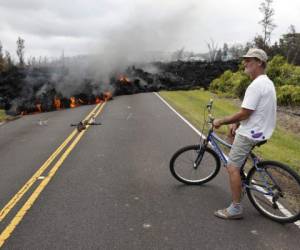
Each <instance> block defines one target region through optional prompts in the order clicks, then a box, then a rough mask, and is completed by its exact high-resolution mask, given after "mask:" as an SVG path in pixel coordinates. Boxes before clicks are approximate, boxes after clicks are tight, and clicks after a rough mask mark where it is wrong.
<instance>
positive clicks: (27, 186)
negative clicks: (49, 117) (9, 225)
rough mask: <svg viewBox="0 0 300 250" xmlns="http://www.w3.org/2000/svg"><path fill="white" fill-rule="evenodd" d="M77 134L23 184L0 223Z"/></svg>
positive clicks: (4, 211) (71, 135)
mask: <svg viewBox="0 0 300 250" xmlns="http://www.w3.org/2000/svg"><path fill="white" fill-rule="evenodd" d="M100 105H101V104H98V105H97V106H96V107H95V108H93V110H92V111H91V112H90V113H89V114H88V115H87V117H86V118H85V120H88V119H90V117H91V116H93V115H95V114H94V113H95V112H96V110H97V108H98V107H99V106H100ZM76 134H77V129H75V130H74V131H73V132H72V133H71V134H70V135H69V136H68V138H67V139H66V140H65V141H64V142H63V143H62V144H61V145H60V146H59V147H58V148H57V149H56V150H55V152H54V153H53V154H52V155H51V156H50V157H49V158H48V159H47V161H45V163H44V164H43V165H42V166H41V167H40V168H39V169H38V170H37V171H36V172H35V173H34V175H33V176H32V177H31V178H30V179H29V180H28V181H27V182H26V183H25V184H24V186H23V187H22V188H21V189H20V190H19V191H18V192H17V193H16V194H15V195H14V197H13V198H11V200H10V201H9V202H8V203H7V204H6V205H5V206H4V207H3V209H2V210H1V211H0V222H1V221H2V220H3V219H4V218H5V217H6V215H7V214H8V213H9V212H10V210H11V209H12V208H13V207H14V206H15V205H16V204H17V202H18V201H19V200H20V199H21V198H22V197H23V196H24V194H25V193H26V192H27V191H28V190H29V189H30V187H31V186H32V185H33V184H34V183H35V181H36V180H37V179H38V178H39V176H40V175H41V174H42V173H43V172H44V171H45V170H46V169H47V168H48V167H49V165H50V164H51V163H52V162H53V161H54V160H55V158H56V157H57V156H58V155H59V154H60V153H61V151H62V150H63V149H64V148H65V147H66V145H68V143H69V142H70V141H71V140H72V138H73V137H74V136H75V135H76Z"/></svg>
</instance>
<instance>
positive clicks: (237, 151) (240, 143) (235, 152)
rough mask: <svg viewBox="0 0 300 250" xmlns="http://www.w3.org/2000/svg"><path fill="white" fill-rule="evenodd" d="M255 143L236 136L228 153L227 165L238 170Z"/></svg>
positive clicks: (246, 138)
mask: <svg viewBox="0 0 300 250" xmlns="http://www.w3.org/2000/svg"><path fill="white" fill-rule="evenodd" d="M257 143H258V141H255V140H251V139H249V138H248V137H246V136H243V135H239V134H236V136H235V138H234V141H233V144H232V148H231V150H230V153H229V157H228V163H227V165H233V166H235V167H238V168H240V167H241V166H242V165H243V164H244V162H245V160H246V158H247V157H248V155H249V153H250V151H251V149H252V148H253V147H254V146H255V145H256V144H257Z"/></svg>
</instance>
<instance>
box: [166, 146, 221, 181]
mask: <svg viewBox="0 0 300 250" xmlns="http://www.w3.org/2000/svg"><path fill="white" fill-rule="evenodd" d="M199 150H200V145H190V146H186V147H183V148H181V149H179V150H178V151H177V152H176V153H175V154H174V155H173V156H172V158H171V160H170V171H171V173H172V175H173V176H174V177H175V178H176V179H177V180H178V181H180V182H182V183H184V184H188V185H201V184H204V183H206V182H208V181H210V180H212V179H213V178H214V177H215V176H216V175H217V174H218V172H219V171H220V165H221V163H220V158H219V156H218V155H217V153H216V152H215V151H214V150H212V149H211V148H208V147H206V148H205V150H204V153H203V158H202V160H201V162H200V164H199V166H198V167H197V169H196V168H194V166H193V163H194V162H195V159H196V157H197V155H198V154H199ZM183 156H186V157H189V158H186V159H185V161H183V160H182V158H183ZM180 160H182V163H181V164H180ZM209 160H211V162H207V161H209ZM183 163H188V166H187V167H184V168H182V166H183V165H184V164H183ZM205 163H206V166H205V165H204V164H205ZM179 168H180V169H179ZM181 168H182V171H181ZM200 170H202V171H201V172H200ZM187 171H188V172H190V176H189V177H186V176H185V174H183V172H184V173H185V172H187ZM196 171H197V173H196ZM206 173H208V174H206ZM200 174H201V175H203V177H200V176H201V175H200ZM191 175H198V176H199V177H197V178H193V179H192V178H191Z"/></svg>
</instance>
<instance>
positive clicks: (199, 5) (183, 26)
mask: <svg viewBox="0 0 300 250" xmlns="http://www.w3.org/2000/svg"><path fill="white" fill-rule="evenodd" d="M261 2H262V0H251V1H250V0H244V1H241V0H223V1H216V0H181V1H180V0H151V1H150V0H136V1H133V0H51V1H50V0H0V41H1V43H2V46H3V50H4V51H5V50H8V51H9V52H10V53H11V55H12V56H13V57H16V52H15V51H16V40H17V39H18V37H19V36H20V37H22V38H23V39H24V40H25V58H29V57H30V56H35V57H39V56H42V57H44V56H47V57H49V58H57V57H60V56H61V55H62V52H63V53H64V55H65V56H76V55H84V54H103V53H108V54H111V55H112V54H118V55H120V54H122V56H123V57H126V56H128V55H133V56H138V55H139V54H141V53H143V52H145V51H148V52H149V51H164V52H170V51H175V50H178V49H181V48H183V47H184V49H185V50H188V51H193V52H197V53H198V52H200V53H203V52H207V51H208V47H207V43H209V42H211V41H214V42H215V43H216V44H217V45H218V46H219V47H222V46H223V44H224V43H225V42H226V43H228V44H230V45H231V44H235V43H246V42H247V41H250V40H252V39H253V38H254V36H256V35H258V34H261V33H262V27H261V25H260V24H259V23H258V22H259V21H260V20H261V19H262V17H263V15H262V13H261V12H260V11H259V6H260V3H261ZM272 6H273V8H274V11H275V15H274V23H275V24H276V25H277V27H276V29H275V30H274V31H273V34H272V41H273V42H274V41H276V40H278V39H279V37H280V36H281V35H282V34H283V33H286V32H287V31H288V28H289V26H290V25H291V24H292V25H294V26H295V27H296V31H298V32H300V1H299V0H274V2H273V4H272Z"/></svg>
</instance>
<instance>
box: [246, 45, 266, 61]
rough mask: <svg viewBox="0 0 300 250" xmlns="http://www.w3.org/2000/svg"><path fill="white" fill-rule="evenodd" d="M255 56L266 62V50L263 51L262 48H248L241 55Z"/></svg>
mask: <svg viewBox="0 0 300 250" xmlns="http://www.w3.org/2000/svg"><path fill="white" fill-rule="evenodd" d="M253 57H255V58H257V59H259V60H261V61H262V62H267V60H268V56H267V54H266V52H264V51H263V50H262V49H257V48H252V49H249V50H248V52H247V54H246V55H244V56H243V58H253Z"/></svg>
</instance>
